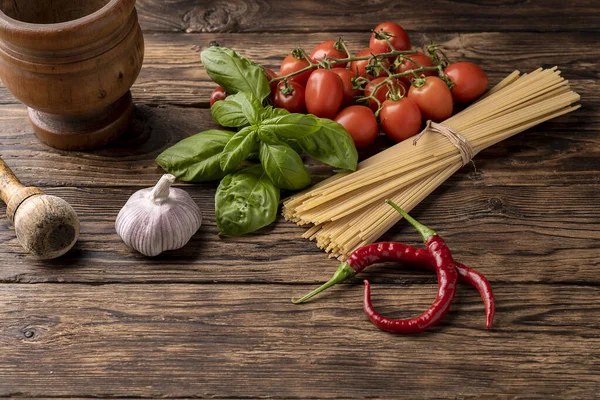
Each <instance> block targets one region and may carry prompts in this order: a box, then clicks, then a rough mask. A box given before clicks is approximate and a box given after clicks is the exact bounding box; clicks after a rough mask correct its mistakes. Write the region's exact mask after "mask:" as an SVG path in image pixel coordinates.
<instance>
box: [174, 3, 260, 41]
mask: <svg viewBox="0 0 600 400" xmlns="http://www.w3.org/2000/svg"><path fill="white" fill-rule="evenodd" d="M208 4H210V7H208V8H207V7H202V6H198V7H194V8H193V9H191V10H190V11H188V12H187V13H185V15H184V16H183V22H184V24H185V31H186V32H187V33H198V32H239V31H240V25H242V22H243V21H256V20H258V18H259V16H260V14H261V9H268V8H269V7H268V4H266V3H265V2H264V1H251V2H248V1H243V0H233V1H215V2H208ZM263 11H264V10H263ZM263 13H264V12H263Z"/></svg>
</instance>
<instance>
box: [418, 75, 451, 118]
mask: <svg viewBox="0 0 600 400" xmlns="http://www.w3.org/2000/svg"><path fill="white" fill-rule="evenodd" d="M408 98H409V99H411V100H412V101H414V102H415V103H416V104H417V106H418V107H419V110H421V115H422V116H423V119H425V120H428V119H430V120H432V121H434V122H441V121H443V120H445V119H447V118H449V117H450V116H452V106H453V103H452V94H451V93H450V89H448V85H446V83H445V82H444V81H443V80H441V79H440V78H438V77H437V76H428V77H426V78H425V84H424V85H423V86H421V87H420V88H417V87H416V86H414V85H413V86H411V87H410V89H409V90H408Z"/></svg>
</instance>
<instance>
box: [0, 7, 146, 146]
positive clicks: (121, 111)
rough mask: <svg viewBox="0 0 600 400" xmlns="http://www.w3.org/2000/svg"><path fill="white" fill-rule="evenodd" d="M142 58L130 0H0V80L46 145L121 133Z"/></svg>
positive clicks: (97, 142)
mask: <svg viewBox="0 0 600 400" xmlns="http://www.w3.org/2000/svg"><path fill="white" fill-rule="evenodd" d="M143 57H144V39H143V36H142V31H141V29H140V26H139V23H138V18H137V13H136V10H135V0H0V79H2V82H3V83H4V84H5V85H6V87H7V88H8V90H9V91H10V92H11V93H12V94H13V95H14V96H15V97H16V98H17V99H19V100H20V101H21V102H23V103H24V104H26V105H27V106H29V118H30V120H31V122H32V124H33V127H34V130H35V133H36V135H37V136H38V138H40V140H42V141H43V142H44V143H46V144H48V145H50V146H52V147H56V148H59V149H65V150H86V149H93V148H97V147H100V146H103V145H105V144H106V143H108V142H109V141H111V140H113V139H116V138H117V137H119V136H120V135H121V134H122V133H124V132H125V130H126V129H127V125H128V124H129V121H130V119H131V115H132V101H131V94H130V92H129V88H130V87H131V86H132V85H133V83H134V82H135V80H136V78H137V76H138V74H139V72H140V70H141V67H142V61H143Z"/></svg>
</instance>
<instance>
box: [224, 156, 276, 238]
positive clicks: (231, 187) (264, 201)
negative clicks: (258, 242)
mask: <svg viewBox="0 0 600 400" xmlns="http://www.w3.org/2000/svg"><path fill="white" fill-rule="evenodd" d="M279 195H280V193H279V189H277V188H276V187H275V185H273V182H271V180H270V179H269V177H268V175H267V174H266V173H265V171H264V170H263V168H262V167H261V166H260V165H255V166H252V167H249V168H245V169H243V170H241V171H238V172H236V173H234V174H230V175H227V176H226V177H225V178H223V180H222V181H221V183H220V184H219V187H218V188H217V192H216V194H215V215H216V217H217V227H218V228H219V230H220V231H221V234H223V235H227V236H240V235H243V234H245V233H249V232H254V231H256V230H258V229H260V228H262V227H264V226H267V225H269V224H271V223H272V222H273V221H275V218H276V217H277V207H278V205H279Z"/></svg>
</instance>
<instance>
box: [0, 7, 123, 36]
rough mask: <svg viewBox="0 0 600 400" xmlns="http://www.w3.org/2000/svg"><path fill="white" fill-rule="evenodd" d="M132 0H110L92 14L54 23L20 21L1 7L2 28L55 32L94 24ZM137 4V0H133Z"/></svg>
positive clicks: (39, 32) (108, 16) (29, 31)
mask: <svg viewBox="0 0 600 400" xmlns="http://www.w3.org/2000/svg"><path fill="white" fill-rule="evenodd" d="M128 1H131V0H110V1H109V2H108V3H106V4H105V5H104V6H102V7H101V8H100V9H98V10H96V11H94V12H93V13H91V14H88V15H85V16H83V17H80V18H77V19H73V20H71V21H65V22H56V23H52V24H36V23H32V22H24V21H19V20H18V19H14V18H11V17H9V16H8V15H6V14H5V13H4V11H2V9H0V28H2V29H6V30H9V31H13V32H15V33H16V32H22V33H33V32H35V33H36V34H45V33H55V32H57V31H60V30H65V29H67V30H68V29H74V28H79V27H84V26H88V25H90V24H94V23H95V22H98V21H100V20H102V19H104V18H110V17H111V13H112V11H113V9H114V8H115V7H116V6H117V5H119V3H127V2H128ZM133 3H134V4H135V0H133Z"/></svg>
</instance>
